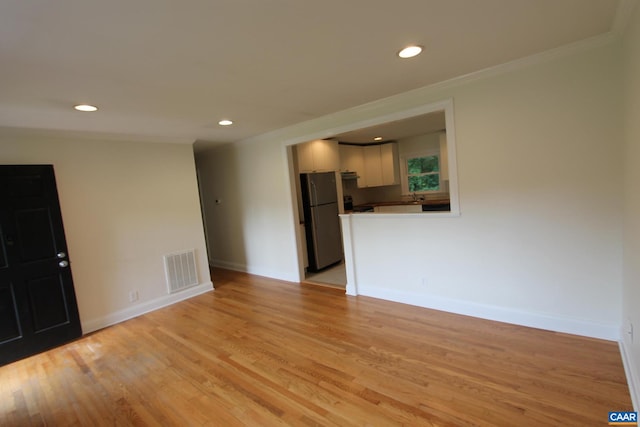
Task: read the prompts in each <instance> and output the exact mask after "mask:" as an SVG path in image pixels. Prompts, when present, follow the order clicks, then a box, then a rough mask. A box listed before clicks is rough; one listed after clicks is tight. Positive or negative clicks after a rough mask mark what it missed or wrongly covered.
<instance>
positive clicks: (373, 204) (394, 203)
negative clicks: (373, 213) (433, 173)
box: [353, 199, 450, 210]
mask: <svg viewBox="0 0 640 427" xmlns="http://www.w3.org/2000/svg"><path fill="white" fill-rule="evenodd" d="M448 203H450V200H449V199H433V200H417V201H415V202H414V201H413V200H395V201H390V202H388V201H386V202H369V203H362V204H359V205H355V206H354V207H353V208H354V210H357V209H358V208H366V207H376V206H397V205H445V204H448Z"/></svg>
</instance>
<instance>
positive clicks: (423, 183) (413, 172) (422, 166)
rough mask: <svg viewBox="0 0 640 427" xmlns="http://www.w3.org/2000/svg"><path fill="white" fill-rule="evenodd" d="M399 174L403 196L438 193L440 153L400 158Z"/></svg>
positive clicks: (425, 153)
mask: <svg viewBox="0 0 640 427" xmlns="http://www.w3.org/2000/svg"><path fill="white" fill-rule="evenodd" d="M401 173H402V192H403V193H404V194H413V193H428V192H435V191H440V189H441V188H442V179H441V175H440V153H439V152H437V151H428V152H422V153H413V154H406V155H404V156H402V168H401Z"/></svg>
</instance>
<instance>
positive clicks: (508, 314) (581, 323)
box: [358, 285, 620, 341]
mask: <svg viewBox="0 0 640 427" xmlns="http://www.w3.org/2000/svg"><path fill="white" fill-rule="evenodd" d="M358 295H365V296H369V297H373V298H380V299H385V300H389V301H395V302H401V303H403V304H410V305H415V306H418V307H425V308H431V309H434V310H441V311H447V312H450V313H456V314H462V315H465V316H473V317H479V318H482V319H488V320H495V321H498V322H505V323H512V324H515V325H521V326H528V327H531V328H538V329H546V330H549V331H554V332H563V333H568V334H574V335H582V336H586V337H591V338H600V339H605V340H609V341H618V340H619V339H620V329H619V325H613V324H611V325H610V324H601V323H595V322H589V321H585V320H580V319H572V318H564V317H559V316H552V315H549V314H545V313H535V312H528V311H521V310H514V309H510V308H505V307H498V306H492V305H485V304H478V303H474V302H468V301H460V300H454V299H448V298H442V297H437V296H432V295H421V294H414V293H410V292H402V291H396V290H393V289H380V288H371V287H365V286H362V285H358Z"/></svg>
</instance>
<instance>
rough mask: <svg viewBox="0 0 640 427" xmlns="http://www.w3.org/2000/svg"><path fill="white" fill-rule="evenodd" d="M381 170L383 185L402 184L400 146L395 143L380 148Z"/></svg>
mask: <svg viewBox="0 0 640 427" xmlns="http://www.w3.org/2000/svg"><path fill="white" fill-rule="evenodd" d="M380 168H381V172H382V185H396V184H399V183H400V171H399V168H398V144H396V143H395V142H392V143H390V144H383V145H381V146H380Z"/></svg>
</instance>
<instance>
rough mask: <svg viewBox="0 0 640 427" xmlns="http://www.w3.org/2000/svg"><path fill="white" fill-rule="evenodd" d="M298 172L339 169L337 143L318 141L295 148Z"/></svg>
mask: <svg viewBox="0 0 640 427" xmlns="http://www.w3.org/2000/svg"><path fill="white" fill-rule="evenodd" d="M296 151H297V153H298V169H299V171H300V172H328V171H337V170H339V169H340V154H339V151H338V142H337V141H329V140H324V139H319V140H316V141H311V142H305V143H304V144H298V145H297V146H296Z"/></svg>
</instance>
